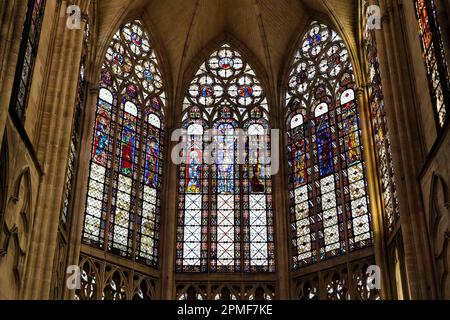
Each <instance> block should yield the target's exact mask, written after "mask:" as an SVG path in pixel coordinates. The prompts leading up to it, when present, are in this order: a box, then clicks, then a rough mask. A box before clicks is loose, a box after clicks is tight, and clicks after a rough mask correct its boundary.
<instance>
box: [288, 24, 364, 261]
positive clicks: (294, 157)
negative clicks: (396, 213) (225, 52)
mask: <svg viewBox="0 0 450 320" xmlns="http://www.w3.org/2000/svg"><path fill="white" fill-rule="evenodd" d="M286 106H287V118H286V121H287V146H288V147H287V151H288V159H289V201H290V216H291V240H292V245H293V249H292V250H293V262H292V267H293V269H294V270H298V269H299V268H301V267H304V266H307V265H311V264H314V263H318V262H321V261H325V260H328V259H330V258H333V257H337V256H341V255H344V254H346V253H349V252H352V251H355V250H357V249H360V248H364V247H366V246H369V245H371V244H372V239H373V234H372V228H371V215H370V211H369V198H368V191H367V178H366V165H365V161H364V155H363V147H362V144H361V130H360V115H359V110H358V102H357V101H356V100H355V80H354V73H353V67H352V63H351V61H350V57H349V52H348V50H347V48H346V46H345V43H344V41H343V40H342V38H341V37H340V36H339V35H338V34H337V33H336V32H335V31H334V30H332V29H331V28H330V27H328V26H326V25H323V24H321V23H318V22H313V23H312V24H311V25H310V26H309V28H308V31H307V32H306V34H305V36H304V37H303V40H302V43H301V46H300V48H298V50H297V51H296V53H295V56H294V61H293V65H292V67H291V71H290V75H289V84H288V88H287V92H286Z"/></svg>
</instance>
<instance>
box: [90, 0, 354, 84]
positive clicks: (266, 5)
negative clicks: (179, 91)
mask: <svg viewBox="0 0 450 320" xmlns="http://www.w3.org/2000/svg"><path fill="white" fill-rule="evenodd" d="M97 1H98V11H97V14H96V17H97V19H98V20H99V21H97V23H98V24H99V26H100V28H99V30H98V31H99V32H98V35H99V41H98V42H97V43H98V46H99V49H100V50H99V51H98V52H99V56H98V58H99V59H101V56H100V53H101V52H102V49H104V48H105V47H106V45H107V43H108V42H109V39H110V37H111V36H112V34H113V32H114V31H115V29H117V27H118V26H119V25H120V24H122V23H123V22H125V21H127V20H129V19H132V18H140V19H142V20H143V21H144V23H145V24H146V25H147V26H148V27H149V29H151V30H150V33H151V36H152V37H153V39H152V40H153V41H154V43H153V46H155V47H157V49H158V51H159V53H160V54H161V55H163V56H164V59H165V65H167V66H168V68H167V70H166V71H167V72H170V75H168V76H170V78H171V80H172V81H173V84H174V85H175V86H174V87H177V86H183V84H184V83H183V77H185V76H186V70H188V68H189V67H190V66H191V65H192V64H193V63H196V60H197V62H199V61H200V60H199V59H200V58H203V57H202V56H201V55H202V54H203V55H205V54H207V53H206V52H205V51H207V50H208V49H211V48H208V46H209V45H211V43H213V42H214V40H217V39H220V38H221V37H223V35H224V34H227V35H229V37H230V38H232V39H235V40H236V42H237V43H241V44H242V45H243V46H245V48H247V49H248V51H249V52H248V53H250V54H251V55H252V56H253V58H256V59H257V60H258V61H259V63H260V65H261V67H262V68H264V72H266V73H267V74H266V75H267V76H268V77H269V78H270V80H271V81H270V83H273V84H275V85H276V84H277V83H278V78H279V77H280V75H281V74H282V72H283V68H284V67H285V62H286V59H287V58H289V54H290V53H291V51H292V46H293V43H294V42H296V41H297V40H298V38H299V36H300V33H301V32H302V31H303V28H304V27H305V24H306V23H307V21H308V20H309V19H310V18H316V19H322V20H323V21H327V20H328V21H330V23H332V24H334V25H335V26H336V27H337V28H339V31H340V32H341V33H343V36H344V38H346V40H347V41H348V42H349V43H350V45H353V43H354V39H355V35H354V30H355V27H354V26H355V17H356V4H357V0H129V1H126V0H97ZM256 69H258V68H256ZM260 76H263V75H260ZM267 89H269V88H267ZM270 89H272V90H273V89H275V88H270Z"/></svg>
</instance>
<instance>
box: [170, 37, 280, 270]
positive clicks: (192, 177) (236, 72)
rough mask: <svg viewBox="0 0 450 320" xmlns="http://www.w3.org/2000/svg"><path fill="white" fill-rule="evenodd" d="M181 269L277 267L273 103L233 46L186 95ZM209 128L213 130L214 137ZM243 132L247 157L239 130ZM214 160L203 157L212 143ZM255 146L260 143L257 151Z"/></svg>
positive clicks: (205, 67)
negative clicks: (266, 155)
mask: <svg viewBox="0 0 450 320" xmlns="http://www.w3.org/2000/svg"><path fill="white" fill-rule="evenodd" d="M182 127H183V128H184V129H185V130H186V131H187V136H186V137H185V139H186V141H185V142H186V143H187V146H188V147H187V148H185V149H184V151H183V152H182V154H181V157H182V159H183V161H182V162H183V163H182V164H181V166H180V171H179V210H178V212H179V214H178V229H177V230H178V231H177V260H176V266H177V271H178V272H274V271H275V262H274V235H273V212H272V179H271V173H270V167H269V166H268V165H267V162H266V161H263V160H262V157H263V156H262V155H260V154H259V151H258V150H254V148H251V146H252V145H259V146H263V145H264V146H266V147H267V150H269V149H270V136H269V134H268V132H269V129H270V127H269V108H268V104H267V100H266V96H265V93H264V90H263V87H262V85H261V83H260V81H259V80H258V78H257V76H256V74H255V72H254V71H253V69H252V68H251V66H250V65H249V64H248V63H247V62H246V61H245V59H244V58H243V57H242V55H241V54H240V53H239V52H237V51H236V50H233V49H232V48H231V46H229V45H228V44H225V45H223V46H222V47H221V48H220V49H219V50H217V51H215V52H214V53H213V54H212V55H211V56H210V57H209V58H208V59H207V60H206V61H205V62H204V63H203V64H202V65H201V67H200V68H199V69H198V71H197V73H196V75H195V77H194V79H193V80H192V82H191V84H190V85H189V89H188V91H187V94H186V96H185V99H184V104H183V118H182ZM208 130H214V134H213V135H211V137H210V138H208V137H207V136H208V134H207V132H208ZM239 130H244V132H246V138H245V143H244V148H243V149H245V150H244V156H243V159H244V160H242V161H238V160H239V158H242V157H240V156H239V154H241V152H240V151H242V150H239V149H238V146H240V145H242V144H240V143H238V141H237V138H236V136H237V132H238V131H239ZM205 141H208V142H207V143H214V145H215V146H216V153H215V155H214V158H215V160H216V161H215V162H214V163H213V164H211V162H208V161H205V151H206V142H205ZM256 149H257V148H256Z"/></svg>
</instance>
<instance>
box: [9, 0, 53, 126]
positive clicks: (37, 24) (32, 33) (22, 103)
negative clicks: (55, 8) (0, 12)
mask: <svg viewBox="0 0 450 320" xmlns="http://www.w3.org/2000/svg"><path fill="white" fill-rule="evenodd" d="M44 9H45V0H29V1H28V8H27V13H26V17H25V24H24V29H23V34H22V41H21V45H20V52H19V60H18V62H17V69H16V78H15V80H14V92H15V94H16V95H17V96H16V97H15V98H13V99H12V100H11V109H13V110H14V111H15V113H16V114H17V116H18V117H19V119H20V120H21V121H22V122H23V121H24V120H25V108H26V104H27V99H28V92H29V89H30V84H31V78H32V76H33V69H34V62H35V60H36V55H37V50H38V45H39V36H40V32H41V25H42V18H43V16H44Z"/></svg>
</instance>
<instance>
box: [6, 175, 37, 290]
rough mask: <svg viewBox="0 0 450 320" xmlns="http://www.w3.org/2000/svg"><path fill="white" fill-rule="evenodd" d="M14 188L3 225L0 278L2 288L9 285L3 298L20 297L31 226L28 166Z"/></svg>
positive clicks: (17, 179) (30, 193)
mask: <svg viewBox="0 0 450 320" xmlns="http://www.w3.org/2000/svg"><path fill="white" fill-rule="evenodd" d="M11 191H12V195H11V196H10V197H9V199H8V202H7V205H6V209H5V212H4V213H5V215H4V219H3V224H2V226H1V228H0V274H2V275H3V276H4V277H0V287H3V286H4V287H5V288H7V290H5V293H4V294H5V295H6V296H4V297H3V296H2V298H7V299H17V298H19V294H20V288H21V282H22V278H21V275H22V273H23V267H24V262H25V257H26V253H27V248H28V242H29V236H30V228H31V213H30V204H31V195H32V192H31V174H30V170H29V168H25V169H24V170H23V171H22V172H21V173H20V174H19V175H18V177H17V178H16V180H15V183H14V185H13V187H12V190H11ZM2 279H3V281H2ZM8 279H9V280H8ZM4 281H6V283H3V282H4ZM0 296H1V295H0Z"/></svg>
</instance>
